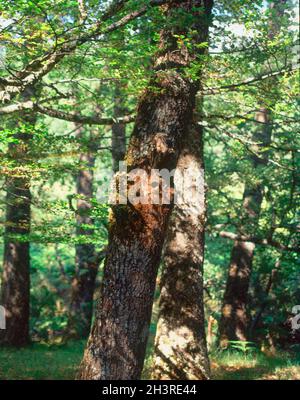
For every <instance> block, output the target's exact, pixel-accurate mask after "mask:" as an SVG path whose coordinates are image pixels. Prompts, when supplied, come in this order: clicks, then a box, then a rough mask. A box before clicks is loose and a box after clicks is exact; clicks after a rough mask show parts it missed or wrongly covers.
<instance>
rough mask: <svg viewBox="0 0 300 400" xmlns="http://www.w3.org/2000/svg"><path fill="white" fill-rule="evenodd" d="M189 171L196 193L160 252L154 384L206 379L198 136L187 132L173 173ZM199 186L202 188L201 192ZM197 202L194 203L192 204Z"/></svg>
mask: <svg viewBox="0 0 300 400" xmlns="http://www.w3.org/2000/svg"><path fill="white" fill-rule="evenodd" d="M188 168H191V169H193V174H195V175H198V179H197V181H196V182H195V183H196V184H198V187H195V188H193V187H190V188H189V189H190V190H191V191H193V190H194V191H197V192H200V196H198V197H197V198H196V199H195V198H192V199H190V200H192V202H191V201H190V202H189V201H185V202H183V203H182V204H175V206H174V209H173V213H172V216H171V220H170V224H169V229H168V234H167V238H166V245H165V252H164V269H163V273H162V280H161V294H160V301H159V316H158V324H157V332H156V338H155V350H154V358H153V360H154V367H153V373H152V377H153V379H183V380H186V379H197V380H202V379H209V377H210V368H209V360H208V354H207V348H206V339H205V327H204V308H203V269H202V267H203V258H204V225H205V194H204V193H205V188H204V163H203V146H202V132H201V129H200V128H196V127H193V128H191V129H190V132H189V134H188V135H187V137H186V139H185V143H184V147H183V150H182V152H181V154H180V157H179V161H178V164H177V169H180V170H181V171H183V172H184V171H187V169H188ZM199 184H200V185H201V187H199ZM195 200H196V201H195Z"/></svg>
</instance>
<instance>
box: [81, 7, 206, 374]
mask: <svg viewBox="0 0 300 400" xmlns="http://www.w3.org/2000/svg"><path fill="white" fill-rule="evenodd" d="M201 5H203V2H202V1H180V2H179V1H174V2H172V3H170V4H169V5H168V6H164V10H165V12H166V13H168V16H170V14H172V13H174V12H175V11H178V10H179V11H182V10H185V11H187V12H188V13H194V14H195V16H197V17H198V18H196V22H195V23H193V24H191V25H193V26H190V28H192V29H194V30H197V31H199V32H201V30H202V29H203V27H204V26H206V25H207V23H206V21H207V19H206V18H205V17H206V16H207V15H205V16H204V18H201V15H200V11H199V12H198V11H197V10H196V9H195V8H194V6H201ZM205 6H206V13H208V12H209V11H208V9H209V8H210V6H211V2H210V1H209V2H208V1H205ZM177 17H178V15H177ZM176 21H177V23H176V25H177V27H176V28H174V30H173V31H172V32H171V30H170V31H163V32H162V33H161V43H160V54H159V55H158V56H157V59H156V63H155V74H154V77H153V79H152V81H151V82H150V85H149V88H148V90H147V91H146V92H145V93H144V95H143V96H142V98H141V100H140V102H139V106H138V110H137V118H136V122H135V127H134V131H133V134H132V137H131V141H130V144H129V148H128V151H127V156H126V161H127V165H128V169H129V170H133V169H134V168H141V169H143V170H144V171H145V173H146V174H147V176H148V177H150V174H151V169H153V168H155V169H161V168H166V169H168V170H172V169H174V168H175V167H176V163H177V159H178V155H179V150H180V145H181V141H182V138H183V137H184V136H185V135H186V134H187V132H188V129H189V124H190V122H191V119H192V115H193V109H194V106H195V95H196V92H197V89H198V86H197V84H195V83H194V82H192V81H191V80H190V79H189V78H188V77H187V75H186V74H185V73H184V71H185V67H186V66H188V65H189V63H190V62H191V60H192V59H193V57H192V55H191V54H189V51H188V49H187V48H185V47H184V46H183V45H180V44H179V43H178V41H177V39H176V38H175V37H174V34H179V33H181V34H185V33H187V31H188V28H187V26H186V23H185V24H181V23H180V20H179V19H176ZM204 21H205V22H204ZM180 25H184V26H180ZM195 36H197V37H196V38H195V40H196V41H197V42H199V41H200V39H199V35H195ZM131 188H132V183H129V182H128V189H129V190H130V189H131ZM149 189H150V187H149ZM149 189H148V190H149ZM142 194H143V195H144V196H146V195H147V194H149V193H148V191H147V189H145V190H144V191H143V193H142ZM148 203H149V202H148ZM171 209H172V204H150V203H149V204H142V203H138V204H127V205H122V204H119V205H116V206H114V207H113V208H112V213H111V221H110V231H109V247H108V256H107V258H106V263H105V270H104V278H103V284H102V290H101V303H100V304H99V308H98V315H97V317H96V321H95V324H94V326H93V329H92V333H91V336H90V339H89V342H88V346H87V349H86V351H85V355H84V359H83V362H82V366H81V372H80V375H79V377H80V378H81V379H109V380H111V379H138V378H140V376H141V372H142V367H143V361H144V357H145V350H146V344H147V338H148V332H149V324H150V319H151V310H152V304H153V296H154V290H155V281H156V276H157V270H158V266H159V262H160V257H161V251H162V243H163V241H164V237H165V233H166V228H167V223H168V218H169V215H170V212H171Z"/></svg>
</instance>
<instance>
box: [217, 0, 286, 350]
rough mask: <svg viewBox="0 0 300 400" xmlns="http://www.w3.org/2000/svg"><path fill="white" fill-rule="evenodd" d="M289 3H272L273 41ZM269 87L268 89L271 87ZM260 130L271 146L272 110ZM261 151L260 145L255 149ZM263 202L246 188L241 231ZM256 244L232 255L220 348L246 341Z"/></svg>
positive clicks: (258, 190)
mask: <svg viewBox="0 0 300 400" xmlns="http://www.w3.org/2000/svg"><path fill="white" fill-rule="evenodd" d="M286 2H287V0H280V1H278V2H272V3H270V6H269V7H270V9H274V10H275V13H273V14H272V19H271V20H270V21H269V32H268V36H269V38H270V40H272V39H274V37H275V36H276V34H277V33H278V32H279V31H280V20H281V18H282V15H283V14H284V11H285V7H286ZM266 85H267V90H270V88H271V87H272V85H276V79H275V80H274V79H273V80H272V79H270V80H269V82H267V83H266ZM268 85H269V86H268ZM256 121H257V125H258V127H261V129H260V128H258V129H257V131H256V132H255V133H254V135H253V141H254V142H260V143H261V146H263V147H265V146H268V145H269V144H270V142H271V133H272V132H271V129H272V128H271V125H270V111H269V110H268V109H267V108H266V107H265V106H262V107H261V108H260V110H259V111H258V112H257V114H256ZM258 149H259V146H258V148H257V149H256V150H258ZM251 161H252V164H253V168H254V169H258V168H260V167H261V166H263V165H264V164H266V163H267V153H266V152H264V153H263V155H262V156H261V157H257V156H251ZM262 200H263V185H262V184H261V183H258V184H256V185H253V186H250V185H246V186H245V190H244V196H243V213H242V224H241V227H242V230H243V232H244V233H248V234H253V233H254V232H255V230H256V227H257V225H258V221H259V214H260V208H261V203H262ZM254 248H255V244H254V243H250V242H239V241H235V243H234V246H233V248H232V252H231V259H230V265H229V274H228V278H227V284H226V289H225V293H224V299H223V306H222V315H221V321H220V327H219V336H220V345H221V347H227V346H228V342H229V341H231V340H243V341H245V340H247V336H248V332H247V331H248V325H249V319H248V315H247V297H248V288H249V282H250V277H251V270H252V260H253V254H254Z"/></svg>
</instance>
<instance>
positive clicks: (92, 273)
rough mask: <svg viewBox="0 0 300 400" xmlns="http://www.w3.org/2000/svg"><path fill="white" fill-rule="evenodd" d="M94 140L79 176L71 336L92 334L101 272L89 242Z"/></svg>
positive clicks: (82, 156) (82, 158)
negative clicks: (97, 282) (98, 275)
mask: <svg viewBox="0 0 300 400" xmlns="http://www.w3.org/2000/svg"><path fill="white" fill-rule="evenodd" d="M78 137H79V139H84V128H79V129H78ZM93 143H94V138H93V137H90V148H89V149H87V150H86V151H84V152H82V153H81V154H80V158H79V164H80V165H79V172H78V175H77V182H76V187H77V188H76V191H77V196H78V199H77V214H76V223H77V227H76V234H77V237H78V238H79V239H80V241H82V243H79V244H76V245H75V254H76V255H75V268H76V272H75V276H74V277H73V280H72V289H71V304H70V314H69V321H68V332H67V334H68V336H71V337H73V338H85V337H88V335H89V333H90V327H91V321H92V315H93V297H94V290H95V281H96V276H97V272H98V262H97V257H96V252H95V246H94V244H92V243H90V242H89V236H91V235H92V234H93V229H92V225H93V220H92V217H91V209H92V205H91V199H92V197H93V177H94V171H93V170H94V166H95V154H94V153H95V152H94V149H93V147H94V146H93Z"/></svg>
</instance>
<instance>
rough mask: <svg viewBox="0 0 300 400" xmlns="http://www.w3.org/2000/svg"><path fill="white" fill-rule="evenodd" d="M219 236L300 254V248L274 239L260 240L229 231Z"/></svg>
mask: <svg viewBox="0 0 300 400" xmlns="http://www.w3.org/2000/svg"><path fill="white" fill-rule="evenodd" d="M218 236H220V237H222V238H225V239H231V240H236V241H239V242H252V243H255V244H259V245H262V246H271V247H275V248H276V249H279V250H282V251H294V252H296V253H300V248H299V247H289V246H285V245H284V244H282V243H279V242H277V241H275V240H273V239H264V238H259V237H256V236H246V235H237V234H236V233H232V232H227V231H220V232H218Z"/></svg>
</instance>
